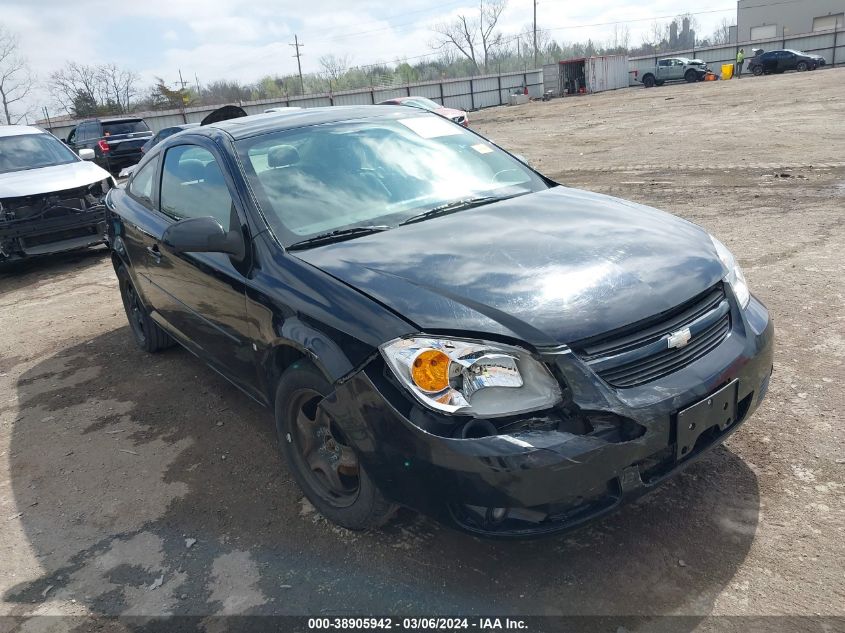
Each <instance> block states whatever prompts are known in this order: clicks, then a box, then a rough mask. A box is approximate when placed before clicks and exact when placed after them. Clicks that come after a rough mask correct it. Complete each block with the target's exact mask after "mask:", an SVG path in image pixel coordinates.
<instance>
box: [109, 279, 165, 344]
mask: <svg viewBox="0 0 845 633" xmlns="http://www.w3.org/2000/svg"><path fill="white" fill-rule="evenodd" d="M117 281H118V284H119V285H120V298H121V299H122V300H123V309H124V310H125V311H126V318H127V319H128V320H129V329H130V330H131V331H132V338H133V339H134V340H135V344H136V345H137V346H138V349H140V350H143V351H145V352H148V353H150V354H154V353H155V352H158V351H161V350H163V349H167V348H168V347H172V346H173V343H174V341H173V339H172V338H170V336H169V335H168V334H167V332H165V331H164V330H162V329H161V328H160V327H159V326H158V324H157V323H156V322H155V321H153V320H152V318H150V312H149V310H147V308H146V306H145V305H144V303H143V302H142V301H141V297H140V296H139V295H138V291H137V290H136V289H135V284H133V283H132V278H131V277H130V276H129V271H128V270H126V266H124V265H123V264H121V265H119V266H118V267H117Z"/></svg>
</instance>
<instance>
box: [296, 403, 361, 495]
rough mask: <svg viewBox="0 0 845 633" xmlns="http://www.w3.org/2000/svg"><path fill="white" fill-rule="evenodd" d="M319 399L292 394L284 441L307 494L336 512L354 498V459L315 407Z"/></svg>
mask: <svg viewBox="0 0 845 633" xmlns="http://www.w3.org/2000/svg"><path fill="white" fill-rule="evenodd" d="M322 399H323V396H322V395H321V394H320V393H318V392H317V391H314V390H313V389H301V390H299V391H297V392H296V393H294V394H293V396H292V397H291V399H290V401H289V404H288V406H287V415H288V418H287V419H288V420H289V421H290V424H289V427H288V428H289V430H288V433H289V435H288V437H287V438H286V439H287V441H289V442H290V443H291V444H293V448H294V451H293V453H294V458H295V459H296V460H297V462H299V466H300V470H301V472H302V473H303V474H304V476H305V479H306V480H307V482H308V485H309V487H310V488H311V490H312V491H313V492H314V493H315V494H317V495H318V496H319V497H320V498H321V499H322V500H323V501H325V502H326V503H329V504H331V505H332V506H334V507H336V508H346V507H349V506H350V505H352V504H353V503H354V502H355V500H356V499H357V498H358V491H359V489H360V467H359V464H358V456H357V455H356V454H355V451H354V450H352V448H351V447H350V446H349V445H348V444H347V443H346V440H345V439H344V437H343V434H342V433H340V431H339V429H338V428H337V426H336V425H335V424H334V422H333V421H332V419H331V418H330V417H329V416H328V415H327V414H326V413H325V412H324V411H323V410H322V409H320V408H319V407H318V406H317V405H318V404H319V403H320V400H322Z"/></svg>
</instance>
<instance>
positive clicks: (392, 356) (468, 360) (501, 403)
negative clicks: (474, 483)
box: [380, 336, 561, 418]
mask: <svg viewBox="0 0 845 633" xmlns="http://www.w3.org/2000/svg"><path fill="white" fill-rule="evenodd" d="M380 349H381V353H382V355H383V356H384V358H385V360H386V361H387V364H388V366H389V367H390V369H391V370H392V371H393V373H394V375H395V376H396V377H397V378H398V379H399V381H400V382H401V383H402V384H403V385H404V386H405V387H406V388H407V389H408V390H409V391H410V392H411V393H412V394H413V395H414V396H415V397H416V399H417V400H419V401H420V402H421V403H422V404H424V405H425V406H427V407H429V408H431V409H434V410H436V411H440V412H441V413H454V414H459V415H471V416H475V417H485V418H489V417H499V416H505V415H514V414H517V413H524V412H527V411H537V410H540V409H546V408H549V407H551V406H553V405H555V404H557V403H558V402H560V399H561V391H560V387H559V385H558V383H557V381H556V380H555V378H554V376H552V374H551V372H549V370H548V369H547V368H546V366H545V365H543V364H542V363H541V362H539V361H537V360H535V359H534V358H533V357H532V356H531V354H529V353H528V352H527V351H526V350H524V349H520V348H518V347H513V346H510V345H502V344H500V343H489V342H485V341H469V340H458V339H449V338H429V337H422V336H420V337H413V338H401V339H395V340H393V341H390V342H388V343H385V344H384V345H382V346H381V347H380Z"/></svg>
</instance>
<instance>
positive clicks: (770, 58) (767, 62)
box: [760, 51, 778, 73]
mask: <svg viewBox="0 0 845 633" xmlns="http://www.w3.org/2000/svg"><path fill="white" fill-rule="evenodd" d="M760 65H761V66H763V72H764V73H773V72H775V71H777V69H778V53H777V52H776V51H772V52H770V53H763V55H762V57H761V58H760Z"/></svg>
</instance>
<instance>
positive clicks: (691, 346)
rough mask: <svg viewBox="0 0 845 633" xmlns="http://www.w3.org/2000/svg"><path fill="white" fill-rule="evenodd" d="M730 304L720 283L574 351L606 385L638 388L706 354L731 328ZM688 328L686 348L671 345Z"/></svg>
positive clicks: (684, 346) (577, 344)
mask: <svg viewBox="0 0 845 633" xmlns="http://www.w3.org/2000/svg"><path fill="white" fill-rule="evenodd" d="M730 319H731V317H730V306H729V305H728V300H727V298H726V296H725V289H724V287H723V285H722V283H721V282H720V283H719V284H717V285H716V286H714V287H712V288H710V289H709V290H707V291H706V292H704V293H702V294H701V295H698V296H697V297H695V298H693V299H692V300H690V301H688V302H686V303H685V304H682V305H681V306H678V307H677V308H675V309H674V310H670V311H668V312H664V313H662V314H660V315H658V316H656V317H653V318H651V319H648V320H646V321H641V322H639V323H635V324H633V325H631V326H627V327H625V328H622V329H620V330H616V331H614V332H610V333H608V334H605V335H602V336H600V337H594V338H592V339H588V340H586V341H582V342H581V343H576V344H574V345H572V349H573V350H574V351H575V352H576V353H577V354H578V355H579V356H580V357H581V358H582V359H583V360H584V361H586V362H587V364H588V365H589V366H590V368H591V369H593V371H595V372H596V374H597V375H598V376H599V377H600V378H602V380H604V381H605V382H607V383H608V384H610V385H613V386H614V387H620V388H627V387H636V386H638V385H643V384H645V383H648V382H651V381H654V380H657V379H659V378H662V377H664V376H668V375H669V374H671V373H673V372H676V371H678V370H679V369H682V368H683V367H686V366H687V365H689V364H690V363H692V362H694V361H696V360H698V359H699V358H701V357H702V356H704V355H706V354H708V353H709V352H711V351H712V350H713V349H715V348H716V346H718V345H719V343H721V342H722V340H724V338H725V337H726V336H727V335H728V332H729V331H730V329H731V320H730ZM684 328H689V329H690V338H689V341H688V342H687V344H686V345H683V346H681V347H669V337H670V335H672V334H673V333H676V332H678V331H681V330H684Z"/></svg>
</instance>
